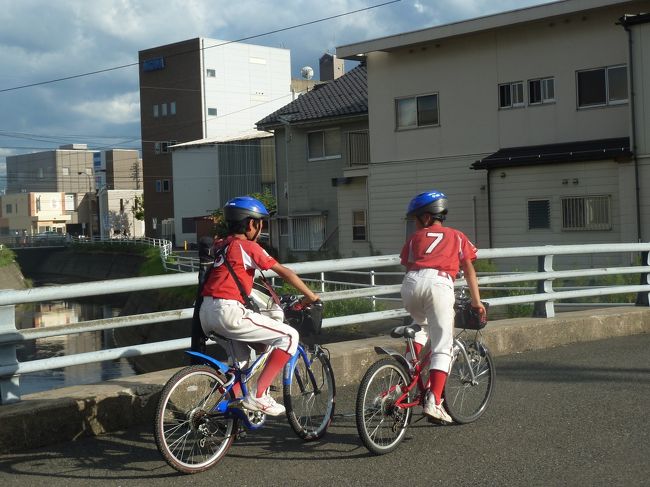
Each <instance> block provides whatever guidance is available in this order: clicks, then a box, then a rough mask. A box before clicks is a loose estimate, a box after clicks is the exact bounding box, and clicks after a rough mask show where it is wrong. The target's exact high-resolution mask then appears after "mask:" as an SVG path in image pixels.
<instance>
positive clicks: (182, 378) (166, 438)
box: [154, 365, 237, 473]
mask: <svg viewBox="0 0 650 487" xmlns="http://www.w3.org/2000/svg"><path fill="white" fill-rule="evenodd" d="M223 385H224V378H223V377H222V376H221V375H220V374H218V373H217V371H216V370H214V369H213V368H212V367H208V366H207V365H193V366H191V367H185V368H184V369H181V370H179V371H178V372H177V373H176V374H174V375H173V376H172V378H171V379H169V381H168V382H167V384H166V385H165V387H164V388H163V390H162V392H161V395H160V401H159V403H158V410H157V412H156V423H155V430H154V436H155V438H156V445H157V446H158V450H159V451H160V453H161V455H162V456H163V458H164V459H165V461H166V462H167V463H168V464H169V465H170V466H171V467H172V468H174V469H176V470H178V471H179V472H182V473H197V472H203V471H204V470H207V469H209V468H210V467H212V466H214V465H215V464H216V463H218V462H219V461H220V460H221V459H222V458H223V457H224V456H225V454H226V452H227V451H228V449H229V448H230V445H231V444H232V442H233V439H234V438H235V434H236V433H237V419H236V418H233V417H225V416H224V415H223V414H221V413H218V412H216V411H215V410H214V407H215V406H216V405H217V404H218V402H219V401H220V400H221V399H222V398H223V397H224V394H225V389H224V388H223Z"/></svg>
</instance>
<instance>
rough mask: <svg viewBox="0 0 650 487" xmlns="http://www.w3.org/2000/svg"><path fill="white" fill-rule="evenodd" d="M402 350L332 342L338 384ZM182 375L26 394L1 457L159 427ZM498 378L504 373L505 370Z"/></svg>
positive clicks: (579, 327) (555, 323) (494, 326)
mask: <svg viewBox="0 0 650 487" xmlns="http://www.w3.org/2000/svg"><path fill="white" fill-rule="evenodd" d="M648 332H650V309H648V308H608V309H600V310H597V311H578V312H571V313H563V314H561V315H560V316H558V317H556V318H551V319H540V318H524V319H522V318H516V319H509V320H501V321H495V322H493V323H491V324H490V325H489V326H488V327H487V328H486V329H485V330H484V332H483V335H484V338H485V342H486V343H487V345H488V347H489V348H490V350H491V351H492V353H493V354H494V355H505V354H510V353H515V352H521V351H526V350H537V349H544V348H550V347H555V346H559V345H566V344H569V343H575V342H582V341H591V340H598V339H602V338H610V337H616V336H624V335H634V334H640V333H648ZM376 345H384V346H388V347H391V348H394V349H397V350H402V348H403V344H402V342H401V341H400V340H396V339H391V338H380V339H378V338H372V339H364V340H355V341H351V342H342V343H336V344H331V345H328V348H329V350H330V352H331V359H332V366H333V368H334V373H335V375H336V382H337V386H339V387H341V386H345V385H355V384H357V383H358V382H359V381H360V379H361V377H362V375H363V374H364V372H365V370H366V368H367V367H368V366H369V365H370V364H371V363H372V362H374V361H375V360H377V355H376V354H375V352H374V346H376ZM173 372H174V370H166V371H160V372H153V373H149V374H144V375H140V376H135V377H129V378H124V379H116V380H112V381H109V382H105V383H102V384H96V385H90V386H75V387H68V388H64V389H56V390H52V391H48V392H42V393H37V394H30V395H27V396H24V398H23V401H21V402H20V403H17V404H8V405H4V406H0V453H7V452H12V451H20V450H25V449H30V448H36V447H39V446H43V445H47V444H52V443H56V442H62V441H74V440H75V439H77V438H79V437H82V436H88V435H98V434H101V433H104V432H109V431H116V430H120V429H126V428H129V427H130V426H132V425H134V424H139V423H142V422H147V423H150V424H152V423H153V417H154V413H155V408H156V405H157V401H158V397H159V393H160V389H161V388H162V386H163V385H164V383H165V382H166V381H167V380H168V379H169V377H170V376H171V375H172V373H173ZM497 380H498V370H497Z"/></svg>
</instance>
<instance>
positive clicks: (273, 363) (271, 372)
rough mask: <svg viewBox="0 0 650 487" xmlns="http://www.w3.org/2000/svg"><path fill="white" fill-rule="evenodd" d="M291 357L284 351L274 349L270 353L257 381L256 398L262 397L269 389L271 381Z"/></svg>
mask: <svg viewBox="0 0 650 487" xmlns="http://www.w3.org/2000/svg"><path fill="white" fill-rule="evenodd" d="M290 358H291V355H289V354H288V353H287V352H285V351H284V350H280V349H279V348H276V349H275V350H273V351H272V352H271V356H270V357H269V359H268V361H267V362H266V365H265V366H264V370H263V371H262V373H261V374H260V378H259V379H257V397H262V395H263V394H264V391H265V390H267V389H268V388H269V386H270V385H271V383H272V382H273V379H275V377H276V376H277V375H278V374H279V373H280V371H281V370H282V368H283V367H284V365H285V364H286V363H287V362H288V361H289V359H290Z"/></svg>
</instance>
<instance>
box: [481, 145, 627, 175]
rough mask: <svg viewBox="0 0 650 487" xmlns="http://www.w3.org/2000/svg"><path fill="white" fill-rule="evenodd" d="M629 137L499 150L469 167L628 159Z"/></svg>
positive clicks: (491, 167) (483, 167) (485, 167)
mask: <svg viewBox="0 0 650 487" xmlns="http://www.w3.org/2000/svg"><path fill="white" fill-rule="evenodd" d="M631 155H632V152H631V151H630V138H629V137H619V138H615V139H598V140H585V141H579V142H565V143H561V144H547V145H534V146H527V147H510V148H507V149H500V150H498V151H497V152H495V153H494V154H491V155H489V156H488V157H485V158H483V159H481V160H479V161H476V162H475V163H474V164H472V165H471V168H472V169H495V168H499V167H513V166H530V165H533V164H554V163H560V162H578V161H601V160H604V159H614V158H619V157H621V158H624V159H625V158H629V157H631Z"/></svg>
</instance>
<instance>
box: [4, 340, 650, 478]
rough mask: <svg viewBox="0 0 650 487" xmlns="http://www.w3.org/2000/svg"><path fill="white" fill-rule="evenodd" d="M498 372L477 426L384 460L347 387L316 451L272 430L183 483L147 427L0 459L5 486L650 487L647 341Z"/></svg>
mask: <svg viewBox="0 0 650 487" xmlns="http://www.w3.org/2000/svg"><path fill="white" fill-rule="evenodd" d="M496 365H497V390H496V396H495V398H494V400H493V402H492V404H491V406H490V409H489V410H488V411H487V412H486V414H485V415H484V416H483V417H482V418H481V419H480V420H479V421H478V422H476V423H474V424H470V425H464V426H434V425H430V424H429V423H427V422H425V421H420V422H417V423H415V424H414V425H412V427H411V428H410V429H409V432H408V434H407V437H406V439H405V441H404V442H403V443H402V444H401V445H400V447H399V448H398V450H396V451H395V452H393V453H391V454H388V455H384V456H381V457H375V456H372V455H370V454H369V453H368V452H367V451H366V450H365V448H364V447H363V446H362V445H361V444H360V442H359V440H358V437H357V432H356V427H355V424H354V417H353V416H352V413H353V408H352V404H353V402H354V396H355V394H356V388H354V387H348V388H341V389H339V390H338V395H337V416H336V422H335V423H334V424H333V425H332V427H331V430H330V431H329V433H328V435H327V436H326V437H325V438H324V439H323V441H320V442H316V443H306V444H305V443H303V442H302V441H301V440H299V439H297V438H296V437H295V436H294V435H293V433H292V431H291V429H290V428H289V426H288V424H287V423H286V420H285V419H284V418H280V419H274V420H272V421H269V422H268V423H267V426H266V427H265V428H264V429H262V430H260V431H257V432H253V433H251V434H249V435H248V436H247V437H246V438H244V439H242V440H238V441H236V442H235V444H234V445H233V447H232V448H231V449H230V451H229V452H228V455H227V456H226V458H225V459H224V460H223V461H222V462H221V463H220V464H219V465H217V466H216V467H215V468H213V469H212V470H210V471H208V472H205V473H203V474H199V475H194V476H183V475H180V474H177V473H175V471H173V470H172V469H171V468H170V467H168V466H167V465H166V464H165V463H164V462H163V461H162V458H161V457H160V455H159V454H158V452H157V450H156V447H155V445H154V441H153V437H152V434H151V431H150V428H149V427H142V428H140V429H137V430H130V431H127V432H123V433H117V434H112V435H106V436H102V437H97V438H85V439H81V440H79V441H77V442H72V443H67V444H60V445H56V446H52V447H49V448H42V449H38V450H34V451H30V452H25V453H20V454H11V455H3V456H0V485H2V486H13V485H20V486H43V485H47V486H48V487H54V486H68V487H69V486H76V485H90V484H92V485H94V486H95V485H112V486H113V485H138V486H140V485H142V486H149V485H163V484H164V485H167V486H169V485H211V486H216V485H239V486H266V485H299V484H300V485H316V486H320V485H327V486H337V485H355V486H356V485H414V486H420V485H472V486H483V485H489V486H492V485H498V486H523V485H525V486H530V485H540V486H542V485H543V486H548V485H552V486H555V485H570V486H582V485H584V486H594V485H603V486H605V485H607V486H610V485H616V486H619V485H620V486H636V485H649V483H650V463H649V462H648V458H650V438H649V435H650V427H649V424H650V421H649V420H648V413H649V412H650V407H649V406H648V401H649V400H650V334H647V335H637V336H632V337H623V338H616V339H609V340H603V341H598V342H591V343H585V344H578V345H571V346H565V347H560V348H556V349H551V350H545V351H540V352H528V353H521V354H516V355H511V356H506V357H497V359H496ZM416 414H417V415H418V416H416V417H419V411H417V410H416ZM25 434H29V432H28V431H27V432H25Z"/></svg>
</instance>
